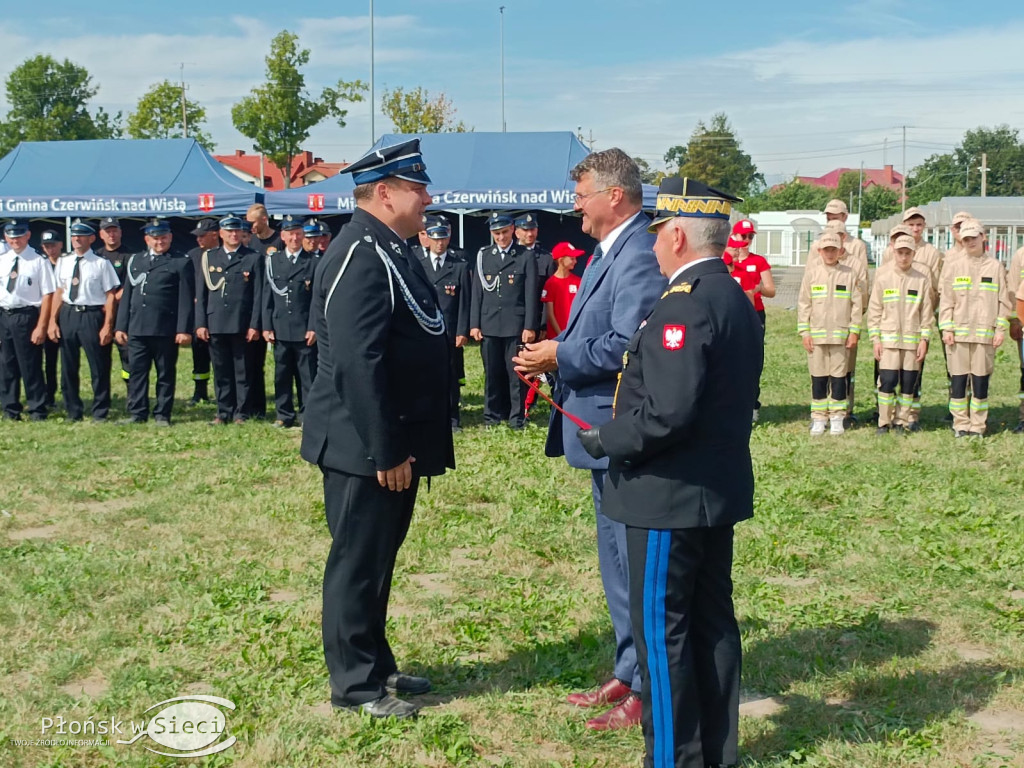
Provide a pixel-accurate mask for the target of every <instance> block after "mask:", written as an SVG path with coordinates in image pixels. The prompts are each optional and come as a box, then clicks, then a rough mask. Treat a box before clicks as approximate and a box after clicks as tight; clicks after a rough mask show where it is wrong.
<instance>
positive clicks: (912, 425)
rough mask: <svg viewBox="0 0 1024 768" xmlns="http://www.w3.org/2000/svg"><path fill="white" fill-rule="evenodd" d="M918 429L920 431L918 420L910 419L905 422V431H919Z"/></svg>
mask: <svg viewBox="0 0 1024 768" xmlns="http://www.w3.org/2000/svg"><path fill="white" fill-rule="evenodd" d="M920 431H921V422H919V421H912V422H910V423H909V424H907V432H920Z"/></svg>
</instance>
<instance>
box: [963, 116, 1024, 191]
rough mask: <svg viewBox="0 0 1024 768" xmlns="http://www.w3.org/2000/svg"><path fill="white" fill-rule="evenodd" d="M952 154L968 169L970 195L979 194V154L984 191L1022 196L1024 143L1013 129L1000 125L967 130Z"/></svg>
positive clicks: (1023, 185)
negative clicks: (983, 169)
mask: <svg viewBox="0 0 1024 768" xmlns="http://www.w3.org/2000/svg"><path fill="white" fill-rule="evenodd" d="M954 154H955V155H956V159H957V161H958V163H959V165H960V167H962V168H965V169H966V168H968V167H970V168H971V182H970V186H969V187H968V189H969V190H970V194H972V195H980V194H981V170H980V168H981V156H982V154H985V155H987V157H986V159H985V162H986V163H987V165H988V184H987V190H986V194H988V195H989V196H991V197H1015V196H1018V195H1024V145H1022V144H1021V141H1020V134H1019V132H1018V131H1017V129H1016V128H1010V126H1008V125H1000V126H997V127H995V128H976V129H974V130H973V131H967V133H965V134H964V138H963V141H961V142H960V146H959V147H957V148H956V149H955V150H954ZM964 176H965V177H966V171H965V173H964Z"/></svg>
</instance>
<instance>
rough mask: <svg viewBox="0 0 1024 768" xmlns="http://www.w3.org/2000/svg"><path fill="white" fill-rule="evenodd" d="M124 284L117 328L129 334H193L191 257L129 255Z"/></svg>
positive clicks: (145, 252)
mask: <svg viewBox="0 0 1024 768" xmlns="http://www.w3.org/2000/svg"><path fill="white" fill-rule="evenodd" d="M123 286H124V293H123V294H122V296H121V303H120V304H118V306H117V324H116V326H115V330H118V331H124V332H125V333H127V334H128V335H129V336H174V335H176V334H179V333H192V329H193V327H194V326H193V324H192V318H193V307H194V304H195V271H194V270H193V269H192V262H191V260H190V259H189V258H188V257H187V256H185V255H184V254H181V253H176V252H175V251H168V252H167V253H165V254H163V255H161V256H152V257H151V256H150V253H149V251H142V252H141V253H136V254H134V255H132V256H129V257H128V263H127V264H125V280H124V283H123Z"/></svg>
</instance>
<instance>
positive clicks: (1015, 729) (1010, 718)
mask: <svg viewBox="0 0 1024 768" xmlns="http://www.w3.org/2000/svg"><path fill="white" fill-rule="evenodd" d="M967 719H968V720H970V721H971V722H972V723H974V724H975V725H976V726H978V727H979V728H980V729H981V730H983V731H985V733H1010V734H1013V735H1014V736H1024V712H1014V711H1011V710H1006V709H982V710H980V711H978V712H975V713H974V714H973V715H971V716H970V717H968V718H967Z"/></svg>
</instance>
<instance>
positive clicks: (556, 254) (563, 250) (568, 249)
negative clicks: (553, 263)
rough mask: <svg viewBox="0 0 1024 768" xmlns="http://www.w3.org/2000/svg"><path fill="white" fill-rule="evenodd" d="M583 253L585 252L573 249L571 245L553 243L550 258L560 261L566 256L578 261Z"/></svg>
mask: <svg viewBox="0 0 1024 768" xmlns="http://www.w3.org/2000/svg"><path fill="white" fill-rule="evenodd" d="M584 253H586V251H584V250H581V249H579V248H573V245H572V243H555V247H554V248H552V249H551V258H553V259H562V258H565V257H566V256H568V257H570V258H573V259H578V258H579V257H580V256H582V255H583V254H584Z"/></svg>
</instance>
